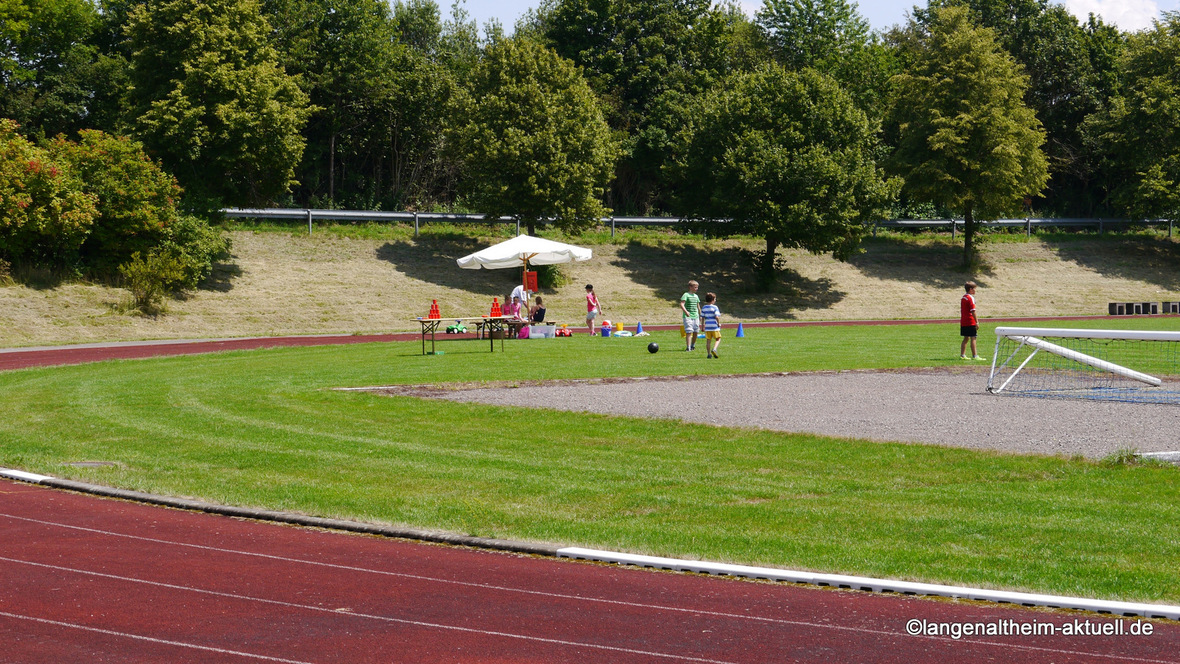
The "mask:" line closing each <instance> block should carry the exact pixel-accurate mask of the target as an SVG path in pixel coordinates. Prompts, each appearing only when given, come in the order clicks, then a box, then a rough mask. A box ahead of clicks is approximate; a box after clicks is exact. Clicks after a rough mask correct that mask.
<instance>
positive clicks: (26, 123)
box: [0, 0, 126, 136]
mask: <svg viewBox="0 0 1180 664" xmlns="http://www.w3.org/2000/svg"><path fill="white" fill-rule="evenodd" d="M102 23H103V17H102V16H101V15H100V14H99V12H98V10H97V9H96V7H95V5H94V4H92V3H91V2H90V0H5V1H4V2H0V117H9V118H13V119H15V120H17V121H18V122H19V123H20V124H21V132H23V133H24V134H26V135H29V136H52V135H54V134H57V133H59V132H64V133H68V134H73V133H76V132H77V131H78V130H79V129H82V128H86V127H93V126H97V125H102V126H104V127H108V128H109V127H112V126H114V124H115V122H116V115H115V114H112V113H110V112H109V111H110V109H111V107H112V104H111V100H112V99H113V98H115V97H117V96H119V95H122V94H123V92H124V91H125V83H124V81H125V69H126V66H125V63H123V62H122V61H121V58H119V57H117V56H111V55H109V54H107V53H105V52H103V50H102V48H101V45H100V44H99V43H98V41H99V39H98V37H99V33H100V31H101V27H102Z"/></svg>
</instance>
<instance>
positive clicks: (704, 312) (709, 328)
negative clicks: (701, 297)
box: [701, 293, 721, 358]
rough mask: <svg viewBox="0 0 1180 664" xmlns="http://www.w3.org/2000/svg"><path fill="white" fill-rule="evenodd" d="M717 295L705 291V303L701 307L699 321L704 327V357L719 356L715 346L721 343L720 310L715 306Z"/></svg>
mask: <svg viewBox="0 0 1180 664" xmlns="http://www.w3.org/2000/svg"><path fill="white" fill-rule="evenodd" d="M716 302H717V295H716V294H715V293H705V305H704V306H703V307H701V321H702V322H703V323H704V328H705V357H706V358H714V357H720V356H719V355H717V347H718V346H720V345H721V310H720V309H718V308H717V305H716Z"/></svg>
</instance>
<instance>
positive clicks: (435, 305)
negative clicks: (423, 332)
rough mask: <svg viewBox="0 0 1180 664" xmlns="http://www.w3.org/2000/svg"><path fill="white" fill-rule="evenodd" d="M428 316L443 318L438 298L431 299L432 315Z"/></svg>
mask: <svg viewBox="0 0 1180 664" xmlns="http://www.w3.org/2000/svg"><path fill="white" fill-rule="evenodd" d="M427 318H442V314H440V313H439V312H438V300H431V301H430V315H428V316H427Z"/></svg>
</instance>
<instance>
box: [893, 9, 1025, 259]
mask: <svg viewBox="0 0 1180 664" xmlns="http://www.w3.org/2000/svg"><path fill="white" fill-rule="evenodd" d="M916 49H917V50H916V52H915V53H914V61H913V62H912V64H911V65H910V67H909V68H908V69H907V71H906V72H905V73H904V74H900V75H898V76H896V77H895V78H894V81H893V84H894V96H893V99H892V107H891V117H892V121H893V122H894V123H896V126H897V128H898V144H897V150H896V152H895V153H894V154H893V156H892V159H891V160H890V166H891V169H892V170H893V171H894V172H895V173H897V174H900V175H902V176H903V177H904V178H905V188H904V191H906V192H908V194H909V195H910V196H911V197H912V198H913V199H914V200H918V201H926V202H931V203H934V204H935V205H939V206H942V207H944V208H946V209H949V210H951V211H953V212H957V213H959V214H961V215H962V216H963V221H964V233H963V259H964V262H965V263H968V264H970V263H973V262H974V261H975V259H976V255H975V235H976V230H977V222H978V221H980V220H984V221H986V220H991V219H998V218H999V217H1000V215H1002V214H1005V213H1008V212H1013V211H1015V210H1018V209H1019V208H1020V205H1021V203H1022V201H1023V199H1024V198H1025V197H1027V196H1035V195H1037V194H1039V193H1040V191H1041V190H1042V188H1043V187H1044V186H1045V182H1046V181H1047V180H1048V165H1047V163H1046V160H1045V156H1044V154H1043V153H1042V152H1041V145H1042V144H1044V142H1045V132H1044V130H1042V129H1041V123H1040V122H1039V121H1038V120H1037V118H1036V115H1035V114H1034V113H1033V112H1032V110H1031V109H1029V108H1028V107H1027V106H1025V104H1024V94H1025V91H1026V89H1027V87H1028V77H1027V76H1025V75H1024V73H1023V72H1022V71H1021V68H1020V66H1019V65H1018V64H1017V63H1016V62H1015V61H1014V60H1013V59H1012V57H1011V56H1010V55H1008V54H1007V53H1005V52H1004V51H1003V50H1002V49H1001V48H1000V47H999V46H998V45H997V44H996V41H995V36H994V33H993V32H992V31H991V30H990V29H987V28H979V27H975V26H974V25H972V24H971V22H970V20H969V18H968V16H967V12H966V10H965V9H963V8H961V7H948V8H943V9H936V10H934V16H933V20H932V22H931V24H930V30H929V32H928V33H925V34H922V35H920V38H919V40H918V43H917V47H916Z"/></svg>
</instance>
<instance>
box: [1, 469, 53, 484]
mask: <svg viewBox="0 0 1180 664" xmlns="http://www.w3.org/2000/svg"><path fill="white" fill-rule="evenodd" d="M0 477H7V478H8V479H12V480H20V481H22V482H32V483H33V484H40V483H42V482H44V481H45V480H47V479H50V477H49V476H48V475H38V474H36V473H26V472H25V471H23V470H11V469H9V468H0Z"/></svg>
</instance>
